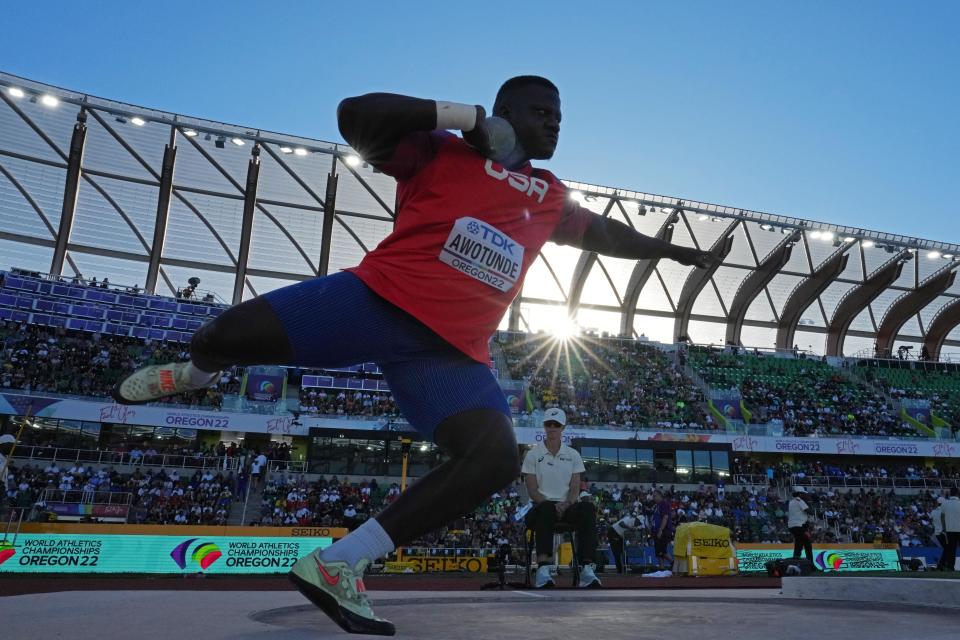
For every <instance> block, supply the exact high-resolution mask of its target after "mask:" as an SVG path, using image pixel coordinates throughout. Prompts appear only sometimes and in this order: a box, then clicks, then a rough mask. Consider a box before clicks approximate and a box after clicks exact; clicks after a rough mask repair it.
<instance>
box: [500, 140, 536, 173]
mask: <svg viewBox="0 0 960 640" xmlns="http://www.w3.org/2000/svg"><path fill="white" fill-rule="evenodd" d="M529 161H530V159H529V158H528V157H527V152H526V151H525V150H524V148H523V145H521V144H520V142H519V141H517V144H516V145H515V146H514V147H513V151H511V152H510V153H509V154H507V157H506V158H504V159H503V162H502V163H501V164H503V166H505V167H506V168H507V169H509V170H511V171H513V170H515V169H519V168H520V167H522V166H523V165H525V164H527V162H529Z"/></svg>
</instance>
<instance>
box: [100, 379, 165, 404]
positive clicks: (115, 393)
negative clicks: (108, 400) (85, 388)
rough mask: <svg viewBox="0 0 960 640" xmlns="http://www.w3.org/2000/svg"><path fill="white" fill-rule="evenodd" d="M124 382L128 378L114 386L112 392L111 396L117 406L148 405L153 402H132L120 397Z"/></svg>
mask: <svg viewBox="0 0 960 640" xmlns="http://www.w3.org/2000/svg"><path fill="white" fill-rule="evenodd" d="M124 380H126V378H124V379H123V380H121V381H120V382H118V383H117V384H115V385H113V389H111V390H110V396H111V397H112V398H113V401H114V402H116V403H117V404H125V405H134V404H147V403H148V402H153V400H130V399H128V398H124V397H123V396H122V395H120V385H121V384H123V381H124ZM156 399H157V398H154V400H156Z"/></svg>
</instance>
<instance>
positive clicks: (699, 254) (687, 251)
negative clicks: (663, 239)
mask: <svg viewBox="0 0 960 640" xmlns="http://www.w3.org/2000/svg"><path fill="white" fill-rule="evenodd" d="M674 249H675V250H676V252H675V253H674V255H673V259H674V260H676V261H677V262H679V263H680V264H685V265H687V266H693V267H698V268H700V269H709V268H711V267H713V266H715V265H716V264H717V263H718V262H720V256H718V255H716V254H714V253H711V252H709V251H698V250H696V249H694V248H692V247H674Z"/></svg>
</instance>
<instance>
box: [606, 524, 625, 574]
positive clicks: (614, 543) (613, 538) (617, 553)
mask: <svg viewBox="0 0 960 640" xmlns="http://www.w3.org/2000/svg"><path fill="white" fill-rule="evenodd" d="M607 541H608V542H609V543H610V552H611V553H612V554H613V561H614V562H616V563H617V573H623V571H624V567H623V537H622V536H621V535H620V534H619V533H617V530H616V529H614V528H613V527H608V528H607Z"/></svg>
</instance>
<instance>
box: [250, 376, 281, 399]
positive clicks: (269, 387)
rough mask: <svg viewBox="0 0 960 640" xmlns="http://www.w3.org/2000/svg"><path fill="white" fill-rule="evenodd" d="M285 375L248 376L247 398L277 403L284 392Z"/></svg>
mask: <svg viewBox="0 0 960 640" xmlns="http://www.w3.org/2000/svg"><path fill="white" fill-rule="evenodd" d="M283 378H284V376H283V374H282V373H281V374H266V373H251V374H249V375H248V376H247V398H248V399H250V400H259V401H264V400H266V401H271V402H273V401H276V400H278V399H279V398H280V393H281V392H282V391H283Z"/></svg>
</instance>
